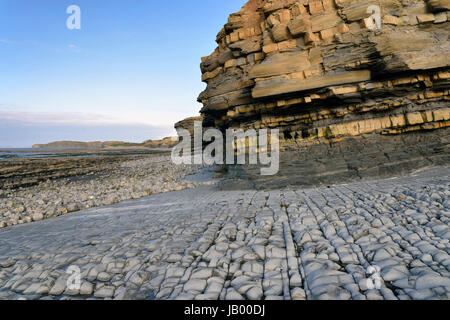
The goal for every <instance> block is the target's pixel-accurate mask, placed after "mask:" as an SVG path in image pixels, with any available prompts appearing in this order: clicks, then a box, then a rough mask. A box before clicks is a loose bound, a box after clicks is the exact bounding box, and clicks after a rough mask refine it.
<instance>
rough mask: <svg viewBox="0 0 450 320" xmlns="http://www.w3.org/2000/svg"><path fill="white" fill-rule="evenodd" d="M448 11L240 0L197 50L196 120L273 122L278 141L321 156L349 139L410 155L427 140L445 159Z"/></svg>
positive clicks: (425, 6)
mask: <svg viewBox="0 0 450 320" xmlns="http://www.w3.org/2000/svg"><path fill="white" fill-rule="evenodd" d="M449 9H450V1H448V0H430V1H424V0H401V1H400V0H377V1H374V0H322V1H318V0H309V1H308V0H297V1H295V0H250V1H249V2H248V3H247V4H246V5H245V6H244V7H243V8H242V9H241V11H239V12H238V13H235V14H232V15H231V16H230V17H229V20H228V23H227V24H226V25H225V26H224V28H223V29H222V30H221V31H220V32H219V34H218V35H217V39H216V41H217V43H218V47H217V48H216V50H215V51H214V52H213V53H212V54H211V55H210V56H208V57H204V58H202V63H201V70H202V73H203V76H202V80H203V81H204V82H206V83H207V88H206V90H205V91H204V92H202V93H201V94H200V96H199V101H200V102H202V103H203V105H204V107H203V109H202V110H201V113H202V114H203V116H204V122H203V123H204V126H215V127H218V128H222V129H226V128H237V127H240V128H244V129H246V128H255V129H259V128H278V129H280V135H281V136H280V138H281V142H282V144H283V145H284V147H285V148H288V149H291V150H301V148H313V149H314V148H316V149H317V148H319V149H320V150H316V149H314V150H315V151H313V154H314V155H315V156H316V157H319V158H328V159H329V158H330V154H332V153H333V152H335V151H336V149H339V148H341V149H342V148H343V146H344V148H349V146H350V145H352V146H353V147H354V148H356V149H355V152H356V153H358V150H359V151H360V152H359V153H366V154H367V153H369V154H372V153H373V152H370V150H374V149H379V150H378V152H379V151H382V153H386V150H387V149H390V147H389V146H391V147H392V146H396V147H395V150H399V149H398V148H399V147H400V149H403V150H399V155H398V157H395V156H394V158H395V159H396V158H399V159H397V160H399V161H400V160H401V158H405V157H406V158H407V157H408V156H411V157H412V158H414V157H415V156H416V155H417V153H419V154H421V153H422V154H423V153H429V151H426V150H425V149H423V150H417V152H414V153H412V154H410V155H408V154H407V152H408V151H407V150H409V149H411V148H410V147H411V146H412V147H413V148H414V146H415V145H416V144H417V141H419V140H420V139H423V137H424V136H429V139H428V140H429V142H430V145H433V143H435V146H436V148H437V149H439V150H438V152H437V154H438V157H439V159H440V160H439V161H438V162H439V163H442V162H443V161H444V162H445V161H448V159H449V158H448V144H447V143H448V141H446V140H445V138H446V137H448V130H447V129H445V128H446V127H448V126H449V124H450V121H449V120H450V108H449V99H450V98H449V89H450V69H449V64H450V59H449V56H450V41H449V36H450V24H449V22H448V20H449V17H450V11H449ZM378 12H379V17H380V21H379V22H381V23H380V24H378V25H377V13H378ZM377 27H378V28H377ZM436 129H440V130H436ZM438 131H439V133H437V132H438ZM427 132H429V134H428V133H427ZM407 133H408V137H406V134H407ZM389 137H392V138H389ZM348 138H350V140H348ZM362 139H364V140H362ZM443 139H444V140H445V141H444V140H443ZM425 140H427V139H425ZM344 141H345V142H344ZM349 141H350V142H349ZM362 141H364V142H362ZM367 141H372V142H373V144H371V143H372V142H369V145H370V146H367ZM406 141H408V142H406ZM361 143H362V144H363V146H361ZM322 144H325V146H322V147H320V145H322ZM336 144H338V145H339V146H337V147H336V146H335V145H336ZM364 144H366V148H368V150H364ZM380 144H381V145H383V147H379V146H380ZM333 145H334V149H333ZM314 146H316V147H314ZM317 146H319V147H317ZM324 148H325V149H324ZM330 148H331V149H330ZM424 148H426V146H424ZM436 148H434V147H433V148H432V150H435V149H436ZM384 149H386V150H384ZM395 150H394V151H395ZM303 151H308V152H309V151H311V150H309V149H308V150H306V149H303ZM346 152H347V151H346ZM346 152H343V151H341V152H340V154H341V156H336V157H337V158H339V157H342V158H345V157H346ZM350 154H351V152H348V153H347V155H350ZM431 154H433V152H431ZM423 156H424V157H426V155H423ZM443 156H444V158H442V157H443ZM301 158H302V156H292V155H290V156H289V157H288V158H286V159H285V160H286V163H287V164H288V166H289V165H290V166H292V163H293V162H295V160H300V159H301ZM312 158H314V157H312ZM309 159H311V157H309ZM443 159H444V160H443ZM304 160H305V159H303V160H302V161H303V162H302V163H305V161H304ZM397 160H395V161H394V160H393V159H392V158H391V159H389V157H388V156H387V157H386V158H385V159H380V160H379V161H381V162H386V161H387V162H391V163H394V162H396V161H397ZM363 161H365V160H364V159H362V158H361V161H360V162H359V163H356V164H354V167H355V170H356V171H358V170H359V169H361V167H362V166H363V164H362V162H363ZM427 161H428V160H427ZM427 161H425V162H427ZM433 161H434V160H429V161H428V162H427V163H433ZM306 162H308V161H306ZM419 162H420V161H419ZM423 165H424V163H422V164H418V163H417V161H416V164H415V165H412V166H411V168H413V167H418V166H423ZM379 166H380V163H378V164H377V165H374V167H375V168H376V167H379ZM316 167H317V166H316ZM344 167H346V169H345V170H344V169H343V170H344V171H346V172H347V173H348V172H350V171H352V170H350V169H349V167H351V165H349V163H348V161H345V165H344ZM323 169H325V170H328V171H333V170H332V169H335V168H334V167H333V168H332V169H331V168H328V167H327V166H325V167H324V168H322V169H321V170H323ZM312 170H314V168H312ZM319 171H320V170H319ZM305 174H306V173H305ZM358 174H359V172H358Z"/></svg>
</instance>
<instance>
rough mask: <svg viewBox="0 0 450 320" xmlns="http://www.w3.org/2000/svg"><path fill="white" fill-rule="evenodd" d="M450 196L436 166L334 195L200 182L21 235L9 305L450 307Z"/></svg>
mask: <svg viewBox="0 0 450 320" xmlns="http://www.w3.org/2000/svg"><path fill="white" fill-rule="evenodd" d="M449 195H450V171H449V169H448V168H433V169H427V170H423V171H420V172H416V173H414V174H412V175H409V176H407V177H403V178H391V179H384V180H371V181H366V182H355V183H350V184H343V185H336V186H331V187H321V188H284V189H275V190H269V191H255V190H237V191H221V190H219V189H218V187H217V186H216V185H209V186H200V187H197V188H194V189H186V190H182V191H174V192H168V193H161V194H156V195H152V196H149V197H145V198H142V199H139V200H129V201H125V202H122V203H120V204H116V205H112V206H105V207H101V208H91V209H87V210H82V211H79V212H76V213H72V214H67V215H64V216H60V217H57V218H54V219H47V220H44V221H39V222H35V223H29V224H25V225H20V226H15V227H8V228H4V229H2V230H0V299H57V300H67V299H118V300H123V299H126V300H128V299H151V300H152V299H170V300H172V299H195V300H205V299H207V300H217V299H226V300H242V299H250V300H262V299H264V300H282V299H287V300H290V299H293V300H305V299H313V300H316V299H338V300H347V299H355V300H382V299H383V300H398V299H400V300H411V299H433V300H434V299H444V300H447V299H449V298H450V228H449V222H450V203H449V200H448V199H449ZM371 266H373V267H374V268H375V266H376V267H377V268H378V269H374V270H375V272H371V269H370V267H371ZM70 268H79V270H80V274H81V284H80V287H79V288H77V289H71V288H69V287H68V286H69V285H70V284H71V282H70V279H69V277H70V275H71V273H70V272H69V271H70V270H71V269H70ZM374 275H375V276H378V277H379V279H381V282H380V283H379V286H378V287H376V286H371V285H370V284H371V283H373V282H370V281H369V282H368V279H371V277H372V276H374Z"/></svg>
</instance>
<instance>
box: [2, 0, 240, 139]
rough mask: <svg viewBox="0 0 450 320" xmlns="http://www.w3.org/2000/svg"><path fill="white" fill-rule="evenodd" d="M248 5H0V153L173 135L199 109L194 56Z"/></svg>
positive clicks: (132, 1)
mask: <svg viewBox="0 0 450 320" xmlns="http://www.w3.org/2000/svg"><path fill="white" fill-rule="evenodd" d="M245 2H246V0H226V1H225V0H194V1H186V0H171V1H161V0H70V1H66V0H39V1H30V0H0V147H3V148H5V147H9V148H12V147H30V146H31V145H32V144H35V143H47V142H51V141H59V140H75V141H106V140H120V141H130V142H142V141H145V140H148V139H160V138H163V137H165V136H171V135H175V131H174V129H173V124H174V123H175V122H177V121H179V120H182V119H184V118H186V117H190V116H196V115H198V114H199V110H200V109H201V104H199V103H198V102H197V96H198V95H199V94H200V92H201V91H203V90H204V88H205V84H204V83H202V82H201V72H200V67H199V65H200V58H201V57H202V56H207V55H209V54H210V53H212V52H213V51H214V49H215V48H216V46H217V44H216V43H215V39H216V35H217V33H218V32H219V31H220V29H221V28H222V26H223V25H224V24H225V23H226V22H227V19H228V16H229V14H231V13H233V12H237V11H239V10H240V8H241V7H242V6H243V5H244V4H245ZM71 5H76V6H78V7H79V8H80V13H81V14H80V22H81V23H80V29H69V28H68V27H67V20H68V19H69V22H72V23H73V22H74V20H72V19H70V17H71V16H72V14H71V13H67V8H68V7H69V6H71ZM72 13H73V12H72Z"/></svg>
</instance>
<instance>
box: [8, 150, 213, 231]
mask: <svg viewBox="0 0 450 320" xmlns="http://www.w3.org/2000/svg"><path fill="white" fill-rule="evenodd" d="M152 152H153V153H144V154H129V153H128V154H127V153H126V152H125V153H124V154H120V155H111V154H109V155H104V156H96V155H94V156H90V155H86V154H84V155H80V156H76V157H74V156H72V157H61V158H51V157H47V158H32V159H25V158H21V159H16V160H8V161H0V181H1V184H0V187H1V189H0V228H4V227H8V226H14V225H17V224H24V223H30V222H33V221H40V220H43V219H48V218H52V217H57V216H60V215H65V214H67V213H69V212H75V211H79V210H83V209H87V208H93V207H100V206H105V205H112V204H115V203H119V202H121V201H124V200H130V199H139V198H142V197H145V196H149V195H152V194H157V193H165V192H169V191H176V190H183V189H187V188H193V187H195V186H197V185H200V184H203V183H205V182H194V181H188V180H185V178H186V177H188V176H190V175H193V174H196V173H198V172H199V170H200V169H201V168H202V166H194V165H192V166H186V165H179V166H178V165H174V164H172V162H171V161H170V155H167V154H166V153H161V152H154V151H152Z"/></svg>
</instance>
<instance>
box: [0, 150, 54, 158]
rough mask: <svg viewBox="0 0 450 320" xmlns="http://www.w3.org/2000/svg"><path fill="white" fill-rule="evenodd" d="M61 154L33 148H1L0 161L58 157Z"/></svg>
mask: <svg viewBox="0 0 450 320" xmlns="http://www.w3.org/2000/svg"><path fill="white" fill-rule="evenodd" d="M59 155H61V153H58V152H55V151H53V152H52V151H51V150H48V149H32V148H0V160H6V159H14V158H42V157H56V156H59Z"/></svg>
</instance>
